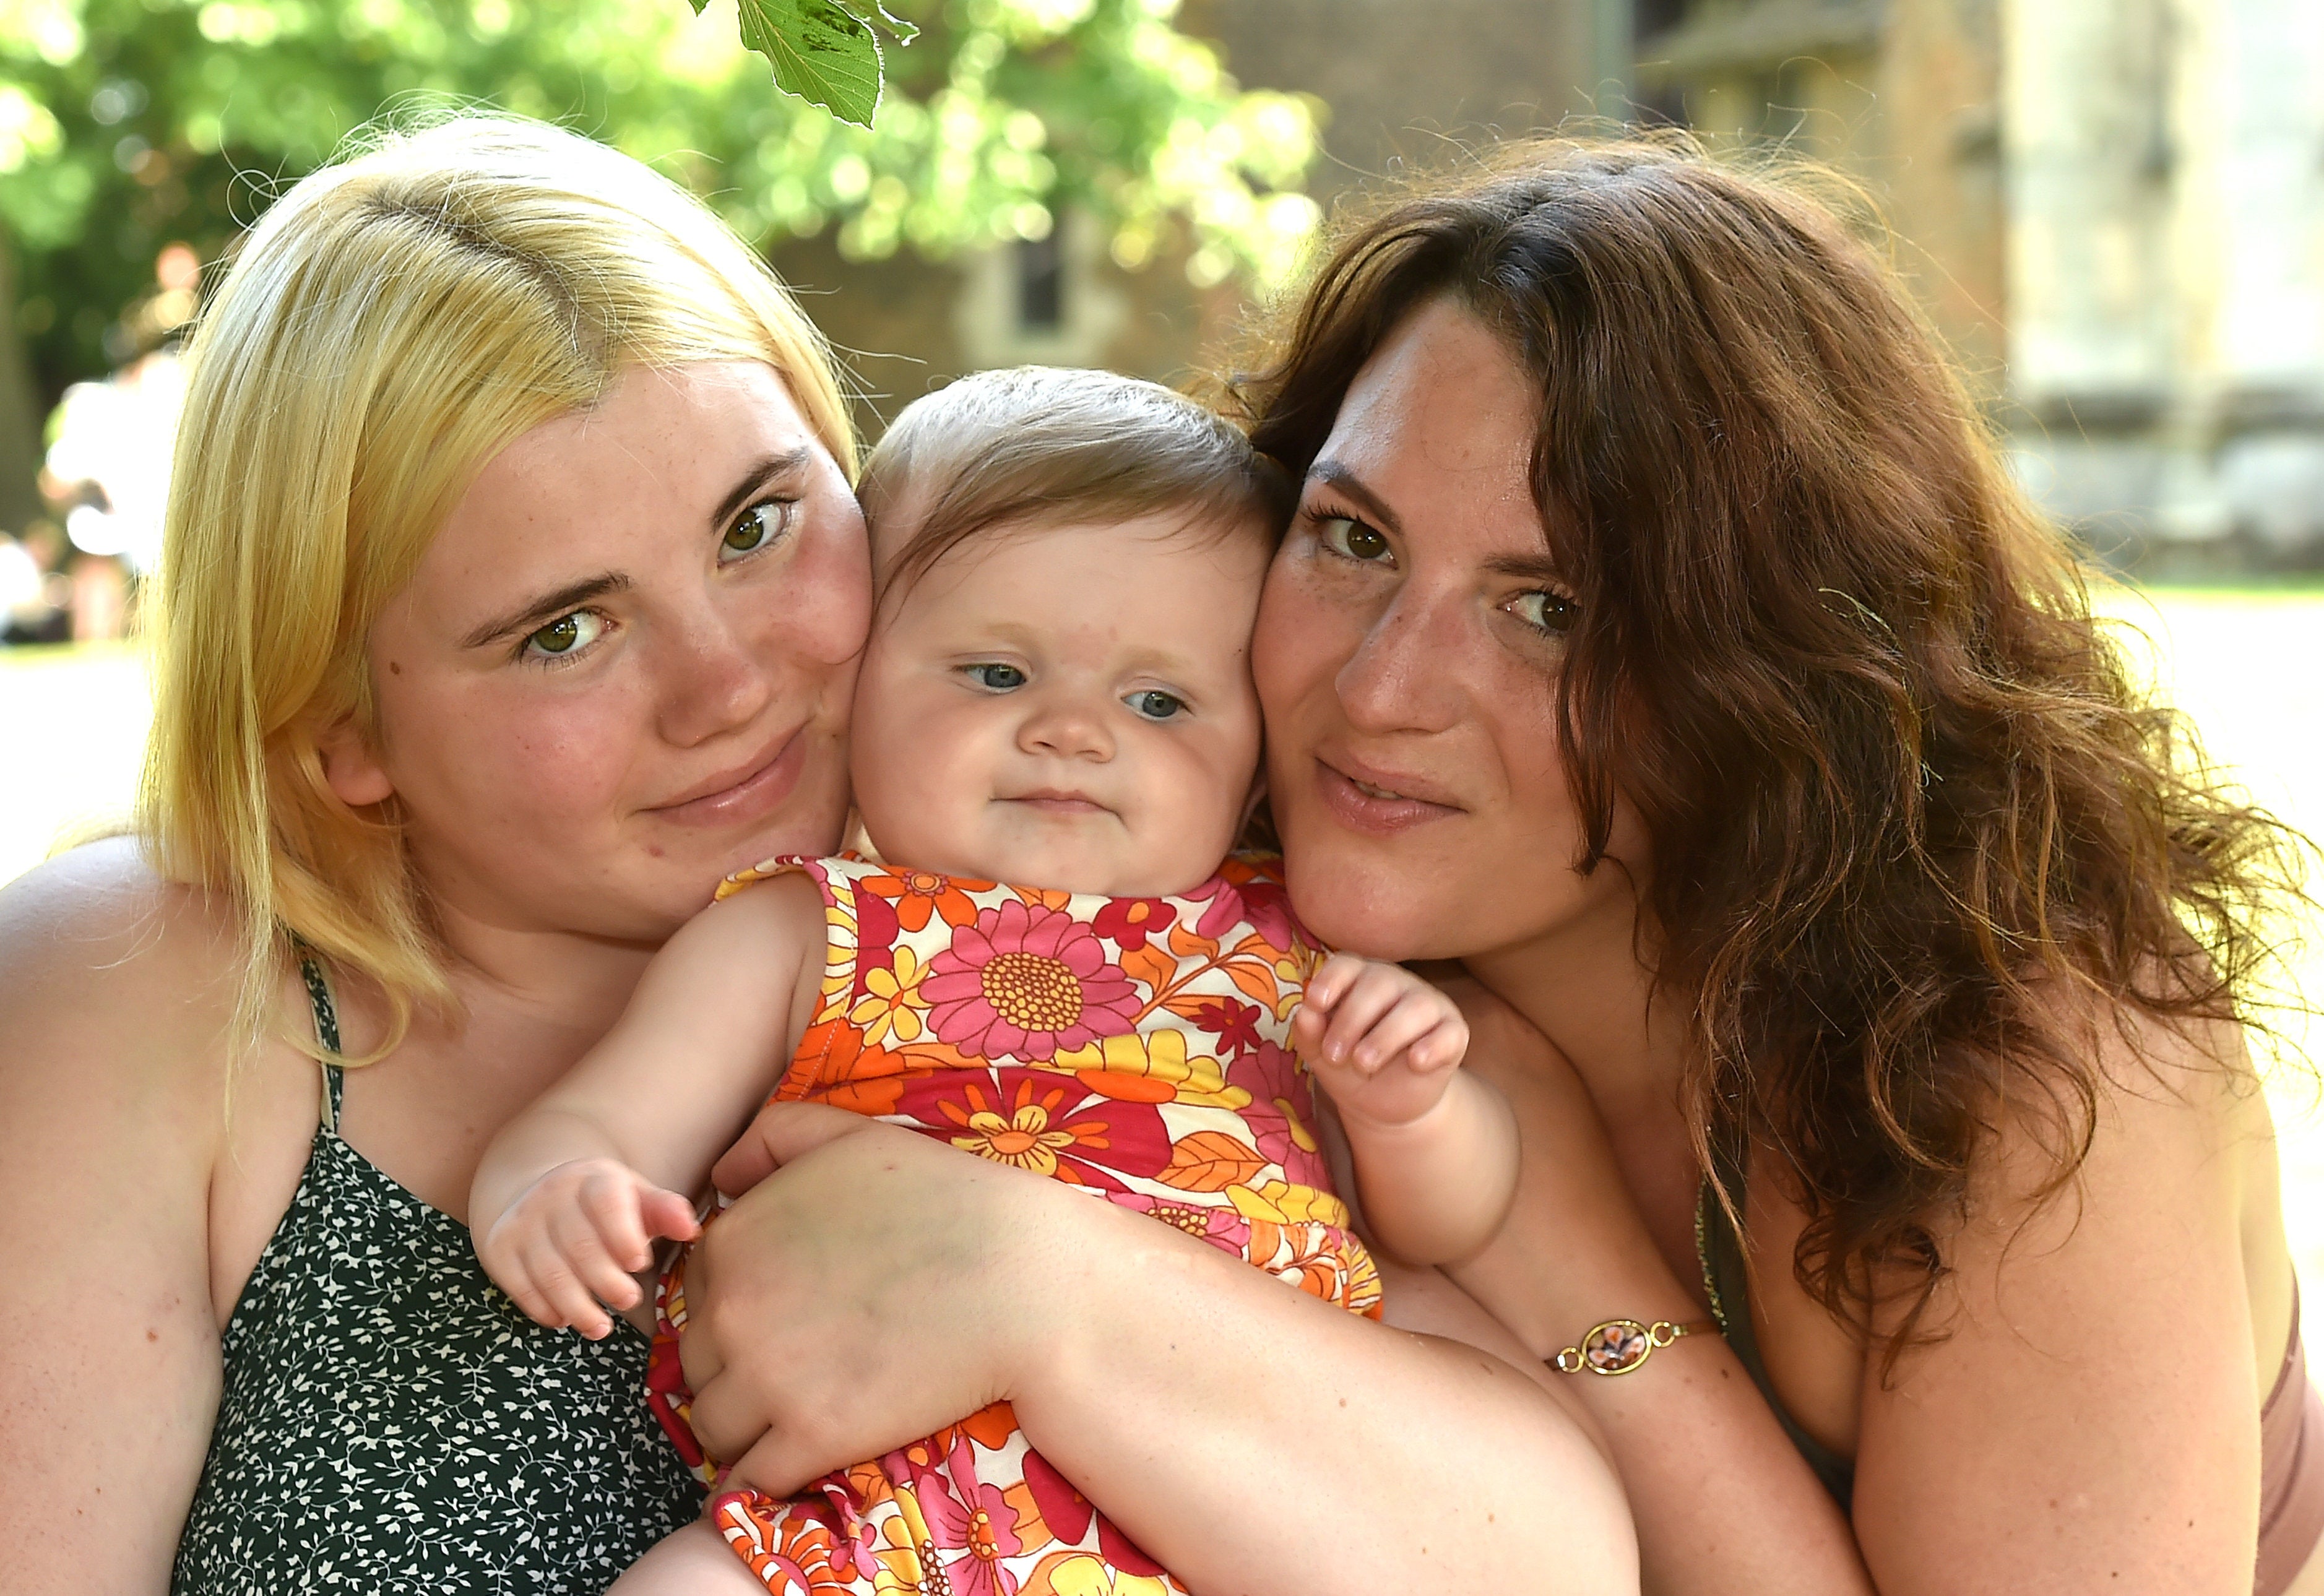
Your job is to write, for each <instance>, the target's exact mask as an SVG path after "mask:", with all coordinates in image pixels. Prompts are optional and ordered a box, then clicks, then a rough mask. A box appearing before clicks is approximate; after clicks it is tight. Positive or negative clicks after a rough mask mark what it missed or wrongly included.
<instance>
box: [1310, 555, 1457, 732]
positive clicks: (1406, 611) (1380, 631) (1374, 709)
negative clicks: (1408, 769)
mask: <svg viewBox="0 0 2324 1596" xmlns="http://www.w3.org/2000/svg"><path fill="white" fill-rule="evenodd" d="M1462 598H1463V595H1459V594H1456V593H1453V592H1451V591H1449V590H1432V589H1429V588H1425V587H1423V586H1419V585H1418V584H1416V583H1414V582H1412V581H1409V580H1407V581H1406V582H1404V583H1403V584H1401V585H1399V586H1398V587H1397V590H1396V595H1395V596H1394V597H1393V598H1392V599H1390V600H1389V602H1388V604H1387V605H1386V606H1385V607H1384V608H1382V609H1381V610H1380V611H1379V613H1378V614H1376V615H1375V616H1374V617H1373V619H1372V623H1371V625H1370V627H1369V629H1368V630H1367V631H1366V632H1365V633H1364V636H1363V641H1361V642H1360V643H1359V644H1357V646H1356V651H1355V652H1354V653H1353V654H1351V655H1350V656H1349V657H1348V662H1347V663H1346V664H1344V665H1342V667H1340V673H1339V675H1338V676H1337V677H1336V678H1333V687H1335V688H1336V689H1337V691H1338V693H1339V696H1340V705H1341V707H1342V711H1343V712H1344V713H1345V714H1346V715H1347V717H1348V723H1349V724H1350V725H1351V726H1352V727H1353V728H1355V729H1356V730H1358V731H1362V732H1379V733H1388V732H1441V731H1444V730H1446V729H1447V728H1448V727H1451V726H1452V725H1454V724H1457V723H1458V722H1459V720H1460V719H1461V715H1462V694H1461V691H1460V687H1459V686H1458V679H1459V676H1460V673H1461V669H1462V667H1461V661H1462V660H1463V659H1465V658H1466V657H1467V655H1468V653H1469V652H1470V650H1471V647H1472V646H1473V644H1474V643H1475V642H1476V641H1479V640H1478V639H1477V638H1475V637H1473V636H1471V632H1473V631H1474V630H1475V623H1474V621H1473V620H1472V618H1471V615H1470V614H1469V611H1470V609H1471V605H1469V604H1465V603H1463V602H1462Z"/></svg>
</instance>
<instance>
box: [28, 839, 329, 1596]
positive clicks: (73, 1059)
mask: <svg viewBox="0 0 2324 1596" xmlns="http://www.w3.org/2000/svg"><path fill="white" fill-rule="evenodd" d="M203 918H204V917H203V916H202V915H201V913H200V912H199V909H198V904H196V903H194V902H192V901H191V900H190V899H189V896H188V895H185V894H181V893H177V892H174V891H172V890H170V889H167V888H163V887H161V886H160V885H159V884H157V883H155V882H154V881H152V879H151V878H150V877H147V876H145V875H144V874H143V871H142V870H141V869H139V868H138V867H137V866H136V864H135V863H134V857H132V856H130V855H129V854H128V851H127V850H126V849H125V848H124V847H122V846H120V845H114V846H111V847H99V848H92V849H85V850H82V851H81V852H79V853H74V854H70V855H68V856H67V857H66V858H64V859H62V860H60V861H58V862H57V863H52V864H50V865H48V866H46V867H44V868H42V869H41V870H38V871H35V872H32V874H31V875H29V876H27V877H25V878H23V880H21V881H17V882H15V883H14V884H13V885H11V886H10V887H9V888H8V889H7V890H5V892H0V1213H5V1215H6V1216H7V1219H6V1222H5V1224H0V1280H5V1282H6V1289H5V1291H0V1545H5V1546H6V1547H7V1554H6V1562H7V1566H8V1574H7V1584H8V1588H9V1589H10V1590H11V1591H23V1592H27V1593H28V1596H29V1593H31V1592H45V1591H58V1592H67V1591H69V1592H80V1591H150V1592H159V1591H163V1590H165V1589H166V1588H167V1586H168V1584H169V1580H170V1565H171V1558H172V1557H173V1555H174V1554H175V1551H176V1547H177V1540H178V1533H179V1530H180V1527H181V1526H182V1524H183V1522H184V1519H185V1515H186V1510H187V1508H188V1505H189V1503H190V1502H191V1500H192V1498H193V1492H194V1486H195V1483H196V1481H197V1480H198V1478H199V1475H200V1472H201V1466H202V1459H203V1455H204V1453H205V1451H206V1450H207V1448H208V1441H209V1432H210V1425H211V1421H212V1418H213V1416H214V1415H215V1412H216V1408H217V1398H218V1389H219V1378H220V1377H219V1370H218V1319H217V1313H216V1311H215V1310H214V1308H213V1305H212V1289H211V1279H210V1274H211V1270H210V1246H209V1229H210V1222H211V1211H212V1191H211V1171H212V1169H213V1167H214V1166H215V1163H216V1159H217V1154H218V1152H219V1149H220V1148H221V1146H222V1141H221V1123H222V1121H221V1110H222V1109H223V1107H224V1103H225V1080H224V1075H223V1073H222V1071H221V1069H220V1068H219V1065H220V1063H221V1061H222V1058H223V1052H224V1047H223V1044H224V1038H225V1029H224V1021H225V1018H226V1010H227V1008H228V1006H229V1004H230V1001H231V997H232V992H231V988H230V984H229V983H223V982H221V981H219V980H218V975H219V973H220V972H221V971H222V970H224V969H225V968H226V959H225V958H223V957H222V956H221V955H223V954H224V953H225V949H224V948H223V947H222V946H219V945H218V944H217V939H216V937H215V933H214V929H213V928H212V927H208V926H206V925H205V924H204V923H203ZM311 1072H312V1066H309V1077H310V1078H311ZM253 1095H254V1094H252V1093H244V1099H245V1109H244V1112H245V1115H256V1116H257V1117H259V1118H261V1119H263V1118H264V1117H265V1116H264V1112H263V1109H262V1108H260V1107H258V1106H257V1105H256V1104H255V1103H254V1102H251V1098H252V1096H253ZM255 1095H256V1096H257V1097H258V1098H261V1099H263V1096H264V1093H263V1092H261V1093H256V1094H255ZM313 1101H314V1097H313V1093H312V1091H311V1089H310V1091H309V1102H310V1104H311V1103H312V1102H313ZM308 1124H309V1129H310V1130H311V1128H312V1124H313V1121H312V1119H311V1117H310V1118H309V1121H308ZM293 1179H294V1182H295V1176H293ZM284 1195H286V1196H287V1195H288V1193H287V1192H286V1193H285V1194H284Z"/></svg>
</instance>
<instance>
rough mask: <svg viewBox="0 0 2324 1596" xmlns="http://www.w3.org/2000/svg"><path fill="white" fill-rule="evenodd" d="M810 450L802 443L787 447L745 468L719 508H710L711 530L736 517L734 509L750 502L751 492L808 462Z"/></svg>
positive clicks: (722, 528) (739, 508)
mask: <svg viewBox="0 0 2324 1596" xmlns="http://www.w3.org/2000/svg"><path fill="white" fill-rule="evenodd" d="M808 453H809V451H808V449H807V445H805V444H800V445H799V446H798V447H796V448H789V449H785V450H784V451H783V452H782V453H781V454H779V455H769V456H768V457H766V458H765V459H763V460H761V461H760V462H759V463H758V464H757V465H755V466H752V467H751V468H750V469H749V470H748V471H745V472H744V473H743V474H742V480H741V481H739V482H737V483H736V484H734V485H733V488H732V489H730V490H729V491H728V492H727V494H726V496H725V497H724V498H723V499H721V500H719V501H718V508H717V509H715V510H714V511H712V512H710V530H712V531H714V532H715V531H721V530H724V528H725V525H726V523H727V522H728V521H732V520H733V519H734V514H735V512H737V511H739V510H741V509H742V506H743V505H745V504H747V503H750V502H751V496H752V494H756V493H758V492H759V491H760V490H761V489H762V488H764V487H765V486H766V485H767V484H769V483H770V482H772V481H774V480H775V478H777V477H779V476H788V475H790V474H791V473H792V472H794V471H797V470H798V468H799V467H800V466H804V465H806V464H807V457H808Z"/></svg>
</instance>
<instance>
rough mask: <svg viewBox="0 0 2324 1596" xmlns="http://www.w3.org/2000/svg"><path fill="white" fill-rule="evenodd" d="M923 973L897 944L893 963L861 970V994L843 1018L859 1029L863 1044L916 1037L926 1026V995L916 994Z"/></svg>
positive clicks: (908, 952)
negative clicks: (888, 966) (861, 1032)
mask: <svg viewBox="0 0 2324 1596" xmlns="http://www.w3.org/2000/svg"><path fill="white" fill-rule="evenodd" d="M927 973H928V967H927V965H926V964H921V963H920V962H919V960H918V958H917V957H916V956H915V955H913V953H912V950H911V949H910V948H909V947H907V946H902V945H900V944H899V946H897V948H896V962H895V964H894V965H893V967H891V968H873V969H870V970H866V971H865V972H864V973H863V996H862V997H861V998H859V999H858V1000H856V1003H855V1007H853V1009H850V1010H848V1011H847V1022H848V1023H849V1024H850V1025H853V1026H859V1027H861V1028H862V1031H863V1040H864V1044H865V1045H866V1046H867V1047H886V1046H888V1044H889V1042H890V1039H893V1040H895V1041H898V1042H917V1041H918V1040H919V1039H920V1036H921V1033H922V1032H924V1031H925V1030H926V1029H927V1020H926V1019H925V1018H924V1017H925V1016H926V1015H927V1010H928V1001H927V998H925V997H923V996H921V995H920V983H921V982H922V981H923V980H924V979H926V977H927Z"/></svg>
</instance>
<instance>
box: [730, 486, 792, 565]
mask: <svg viewBox="0 0 2324 1596" xmlns="http://www.w3.org/2000/svg"><path fill="white" fill-rule="evenodd" d="M797 513H798V501H797V500H795V499H766V500H762V501H761V502H760V503H756V504H753V505H752V506H751V507H750V508H749V509H748V510H745V511H744V512H742V516H741V517H740V518H739V519H738V520H737V521H735V522H734V524H733V526H732V527H729V528H728V529H727V530H726V535H725V537H724V538H722V539H721V540H719V543H718V563H719V564H721V565H731V564H732V563H733V562H734V561H735V560H738V559H741V558H742V557H743V556H744V555H746V554H756V553H758V552H759V550H760V549H764V548H766V547H767V546H768V545H769V544H770V543H772V542H773V541H774V540H776V539H778V538H779V537H781V536H782V535H783V534H784V533H785V532H788V531H789V530H790V526H791V518H792V516H794V515H795V514H797Z"/></svg>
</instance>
